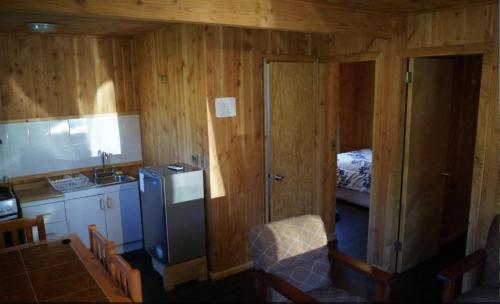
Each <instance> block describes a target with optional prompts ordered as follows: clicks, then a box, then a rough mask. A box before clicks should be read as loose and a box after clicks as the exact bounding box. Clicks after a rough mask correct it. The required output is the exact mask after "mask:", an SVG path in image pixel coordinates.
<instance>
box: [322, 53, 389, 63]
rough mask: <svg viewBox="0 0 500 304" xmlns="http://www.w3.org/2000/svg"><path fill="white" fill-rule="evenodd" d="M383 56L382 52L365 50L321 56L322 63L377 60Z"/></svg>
mask: <svg viewBox="0 0 500 304" xmlns="http://www.w3.org/2000/svg"><path fill="white" fill-rule="evenodd" d="M381 56H382V52H364V53H351V54H343V55H333V56H320V57H319V62H320V63H349V62H360V61H375V64H376V61H377V60H379V59H380V58H381Z"/></svg>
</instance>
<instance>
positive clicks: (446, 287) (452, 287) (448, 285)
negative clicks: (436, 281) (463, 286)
mask: <svg viewBox="0 0 500 304" xmlns="http://www.w3.org/2000/svg"><path fill="white" fill-rule="evenodd" d="M455 291H456V282H455V281H452V282H443V298H442V301H443V303H450V302H452V301H453V299H454V298H455Z"/></svg>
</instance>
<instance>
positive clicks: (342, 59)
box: [319, 52, 405, 267]
mask: <svg viewBox="0 0 500 304" xmlns="http://www.w3.org/2000/svg"><path fill="white" fill-rule="evenodd" d="M365 61H370V62H373V63H374V65H375V71H374V74H375V75H374V92H373V96H374V98H373V108H374V118H373V125H372V132H373V135H372V151H373V153H374V155H375V154H376V153H378V151H379V150H380V149H379V148H378V146H376V143H377V142H378V140H377V136H378V134H377V132H376V129H377V128H376V127H377V125H378V124H379V121H378V120H377V115H375V113H376V111H377V108H379V107H380V106H381V104H382V102H383V98H384V95H383V94H384V93H383V88H382V86H381V85H379V84H381V82H382V81H384V78H386V77H387V76H384V70H383V68H384V66H383V65H384V62H383V61H384V56H383V52H360V53H350V54H342V55H334V56H321V57H319V63H320V64H322V63H323V64H328V63H350V62H351V63H354V62H365ZM401 73H402V75H403V74H404V71H403V70H402V71H401ZM401 79H404V77H402V78H401ZM402 91H404V92H405V90H404V88H403V89H402ZM403 94H404V93H402V96H403ZM401 115H404V111H403V113H402V114H401ZM401 153H402V149H401ZM375 158H376V157H373V159H375ZM374 164H375V166H373V164H372V172H377V171H376V170H375V169H376V168H377V167H376V166H377V164H376V163H374ZM377 179H378V178H377V177H376V174H372V190H371V191H370V212H369V223H368V227H369V229H368V239H367V261H368V262H369V263H374V261H375V250H374V248H375V247H380V246H383V247H385V246H386V244H387V243H389V244H393V243H394V242H395V241H396V240H397V238H398V225H394V227H393V228H392V231H391V234H390V237H391V240H387V239H386V240H385V241H384V242H383V243H381V242H378V243H376V240H377V237H376V231H379V228H378V227H375V226H376V223H377V221H376V220H375V219H376V217H377V216H378V217H387V219H389V217H390V216H391V214H393V213H387V212H386V211H384V210H378V209H377V206H378V205H379V204H378V203H377V195H375V194H374V191H373V189H376V187H377ZM375 192H376V191H375ZM393 207H394V208H395V210H399V209H397V208H399V204H398V203H397V204H396V206H393ZM395 214H398V212H395ZM390 220H391V222H392V221H393V218H391V219H390ZM333 221H334V220H333ZM331 225H333V226H334V225H335V223H334V222H333V223H332V224H331ZM327 226H328V224H327ZM395 261H396V255H395V254H394V255H393V256H391V257H390V259H389V265H390V267H392V265H395Z"/></svg>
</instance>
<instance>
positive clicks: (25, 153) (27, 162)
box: [7, 149, 33, 176]
mask: <svg viewBox="0 0 500 304" xmlns="http://www.w3.org/2000/svg"><path fill="white" fill-rule="evenodd" d="M9 152H10V157H9V164H8V166H9V168H8V169H7V170H9V172H10V174H11V175H14V174H17V176H23V175H31V174H33V159H32V157H31V149H12V150H10V151H9Z"/></svg>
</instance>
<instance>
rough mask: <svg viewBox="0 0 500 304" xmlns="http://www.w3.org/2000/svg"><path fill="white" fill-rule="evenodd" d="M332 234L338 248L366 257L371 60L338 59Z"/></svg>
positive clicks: (371, 88)
mask: <svg viewBox="0 0 500 304" xmlns="http://www.w3.org/2000/svg"><path fill="white" fill-rule="evenodd" d="M336 88H337V89H338V95H337V96H338V106H337V144H336V148H337V151H336V152H337V167H336V173H337V179H336V204H337V205H336V206H337V208H336V209H337V210H336V211H337V222H336V227H335V230H336V237H337V246H338V248H339V250H341V251H342V252H345V253H347V254H349V255H351V256H354V257H356V258H358V259H360V260H362V261H366V260H367V243H368V222H369V212H370V192H371V180H372V178H371V168H372V138H373V114H374V112H373V109H374V93H375V61H361V62H342V63H338V86H336Z"/></svg>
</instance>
